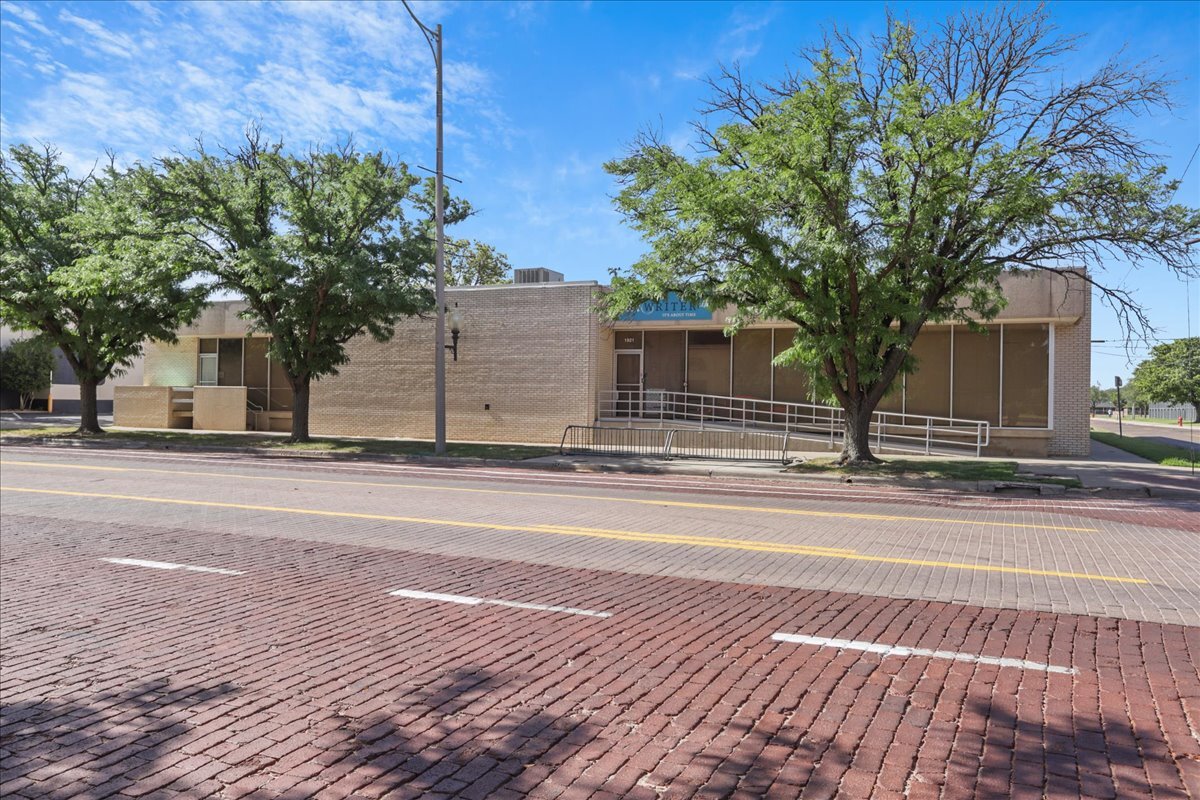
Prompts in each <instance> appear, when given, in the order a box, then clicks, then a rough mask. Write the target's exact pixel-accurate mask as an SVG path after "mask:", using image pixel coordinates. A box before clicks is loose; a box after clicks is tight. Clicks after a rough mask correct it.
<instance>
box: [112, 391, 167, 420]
mask: <svg viewBox="0 0 1200 800" xmlns="http://www.w3.org/2000/svg"><path fill="white" fill-rule="evenodd" d="M113 424H114V425H120V426H121V427H124V428H169V427H171V387H169V386H116V387H114V388H113Z"/></svg>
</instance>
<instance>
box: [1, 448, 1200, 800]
mask: <svg viewBox="0 0 1200 800" xmlns="http://www.w3.org/2000/svg"><path fill="white" fill-rule="evenodd" d="M2 478H3V481H2V486H3V489H4V491H3V495H2V498H3V509H4V514H3V519H2V528H0V535H2V537H3V541H2V545H3V546H2V550H0V556H2V561H0V600H2V602H3V624H2V626H0V656H2V668H3V675H2V687H0V689H2V698H0V699H2V701H3V721H2V723H3V724H2V728H0V760H2V764H0V767H2V770H3V772H2V775H0V796H4V797H8V796H13V797H63V798H65V797H84V798H95V799H96V800H99V798H105V797H116V798H122V797H189V798H191V797H195V798H202V797H213V798H234V797H264V798H266V797H286V798H306V797H351V796H356V797H364V798H379V797H467V798H486V797H497V798H515V797H524V796H532V797H562V798H584V797H595V798H618V797H634V798H636V797H646V798H655V797H664V798H666V797H691V796H698V797H726V796H729V797H747V798H752V797H772V798H775V797H778V798H791V797H835V796H837V797H847V798H860V797H861V798H866V797H880V798H886V797H901V796H907V797H911V798H922V797H944V798H959V797H963V798H966V797H980V798H993V797H1005V796H1015V797H1043V796H1047V797H1055V798H1059V797H1062V798H1074V797H1093V798H1116V797H1122V798H1124V797H1163V798H1172V797H1175V798H1182V797H1200V738H1198V737H1197V732H1198V731H1200V673H1198V668H1197V664H1200V627H1197V626H1198V625H1200V555H1198V551H1200V548H1198V547H1197V538H1196V536H1197V533H1198V532H1200V526H1198V525H1197V517H1198V516H1200V514H1198V513H1197V511H1196V509H1194V508H1189V507H1186V506H1184V505H1181V504H1171V503H1166V502H1157V501H1150V500H1147V501H1139V502H1125V501H1087V500H1083V501H1070V500H1063V499H1052V498H1003V499H996V498H988V497H982V496H981V497H973V496H953V495H945V494H940V493H928V492H925V493H912V492H896V491H886V490H869V489H864V488H856V489H849V488H836V487H828V486H816V485H808V484H804V483H779V482H766V481H763V482H751V481H744V482H736V481H733V482H731V481H724V482H713V481H707V480H702V479H696V480H684V479H673V480H672V479H665V478H639V477H633V476H611V477H590V476H579V475H570V476H567V475H554V474H544V473H532V474H530V473H523V472H520V471H512V470H485V469H478V470H476V469H462V470H438V469H430V468H408V467H385V466H382V465H377V466H371V465H358V466H350V465H335V464H324V463H297V462H287V463H280V462H275V463H265V462H262V461H257V460H253V459H239V458H217V457H212V458H192V459H186V458H180V457H170V456H158V455H152V454H142V455H138V454H127V453H122V454H117V453H97V452H78V453H74V452H71V453H67V452H54V453H48V452H44V451H34V450H23V449H18V448H11V447H6V448H4V453H3V471H2ZM103 559H116V560H117V561H116V562H114V561H110V560H103ZM121 560H127V561H124V562H122V561H121ZM181 565H182V566H181ZM165 567H171V568H165ZM185 567H193V568H195V567H199V568H204V569H207V570H217V571H197V570H195V569H187V568H185ZM397 590H405V591H407V592H408V594H409V596H402V595H395V594H392V593H393V592H396V591H397ZM421 593H433V594H434V595H435V596H433V597H428V596H423V595H422V594H421ZM447 595H453V596H455V597H453V598H450V597H446V596H447ZM452 600H455V601H457V602H452ZM483 601H501V602H505V603H510V605H498V604H495V603H494V602H483ZM512 604H524V607H522V606H517V605H512ZM531 606H534V607H531ZM582 612H586V613H582ZM605 615H611V616H605ZM776 634H781V635H783V636H782V637H780V638H773V637H775V635H776ZM789 635H792V636H793V640H790V641H789V640H788V638H787V637H788V636H789ZM795 637H811V639H805V640H803V641H799V640H795ZM821 639H839V640H847V641H844V642H841V643H836V642H834V643H830V642H824V643H807V642H810V641H819V640H821ZM894 645H899V646H903V647H907V648H915V649H919V650H920V651H921V652H918V653H912V652H904V651H900V652H896V651H892V650H888V647H889V646H894ZM883 651H886V652H883ZM927 651H936V652H933V653H932V654H930V653H929V652H927ZM999 659H1004V661H999Z"/></svg>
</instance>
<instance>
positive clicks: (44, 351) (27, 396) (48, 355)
mask: <svg viewBox="0 0 1200 800" xmlns="http://www.w3.org/2000/svg"><path fill="white" fill-rule="evenodd" d="M53 371H54V346H53V345H52V344H50V343H49V342H48V341H46V339H45V337H43V336H33V337H30V338H28V339H18V340H16V341H14V342H11V343H10V344H9V345H8V347H6V348H4V350H3V351H0V388H4V389H7V390H8V391H10V392H12V393H14V394H16V395H17V397H18V398H19V402H20V407H21V408H22V409H26V408H29V406H30V405H31V404H32V403H33V396H34V395H36V394H37V393H38V392H44V391H46V390H47V389H49V388H50V378H51V374H52V373H53Z"/></svg>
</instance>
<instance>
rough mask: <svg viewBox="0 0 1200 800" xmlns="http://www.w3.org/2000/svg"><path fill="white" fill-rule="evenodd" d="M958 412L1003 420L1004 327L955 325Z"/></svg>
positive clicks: (964, 416) (958, 414)
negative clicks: (981, 328) (971, 328)
mask: <svg viewBox="0 0 1200 800" xmlns="http://www.w3.org/2000/svg"><path fill="white" fill-rule="evenodd" d="M953 407H954V416H955V417H957V418H959V419H981V420H984V421H986V422H990V423H991V424H993V425H998V424H1000V327H999V326H998V325H989V326H988V327H987V332H986V333H972V332H971V331H969V330H967V329H966V328H965V327H958V328H955V329H954V403H953Z"/></svg>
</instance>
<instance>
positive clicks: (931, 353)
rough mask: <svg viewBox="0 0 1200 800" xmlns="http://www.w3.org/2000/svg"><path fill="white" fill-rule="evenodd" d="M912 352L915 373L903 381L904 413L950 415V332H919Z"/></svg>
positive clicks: (943, 330)
mask: <svg viewBox="0 0 1200 800" xmlns="http://www.w3.org/2000/svg"><path fill="white" fill-rule="evenodd" d="M912 355H913V359H914V360H915V361H916V372H914V373H913V374H911V375H909V376H908V378H907V379H906V381H905V398H904V410H905V412H906V413H908V414H924V415H926V416H931V417H948V416H950V331H949V330H947V329H940V330H939V329H935V328H926V329H925V330H923V331H921V333H920V334H918V335H917V338H916V341H914V342H913V348H912Z"/></svg>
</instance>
